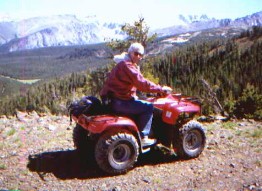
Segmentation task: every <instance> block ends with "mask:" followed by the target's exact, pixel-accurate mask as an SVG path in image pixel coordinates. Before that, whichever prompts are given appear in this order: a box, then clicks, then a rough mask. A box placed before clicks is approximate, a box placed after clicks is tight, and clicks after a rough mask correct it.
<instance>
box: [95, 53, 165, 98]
mask: <svg viewBox="0 0 262 191" xmlns="http://www.w3.org/2000/svg"><path fill="white" fill-rule="evenodd" d="M115 61H116V60H115ZM137 90H139V91H142V92H148V93H149V92H150V93H160V92H163V91H162V87H161V86H160V85H157V84H155V83H153V82H151V81H149V80H147V79H145V78H144V77H143V75H142V74H141V72H140V69H139V67H138V66H137V64H134V63H132V62H131V61H130V58H128V57H127V56H125V59H123V60H122V61H120V62H119V63H118V64H117V65H116V66H115V67H114V68H113V69H112V71H111V72H110V74H109V76H108V78H107V80H106V82H105V84H104V87H103V89H102V90H101V92H100V95H101V97H103V96H110V97H113V98H118V99H122V100H130V99H132V98H135V97H136V91H137Z"/></svg>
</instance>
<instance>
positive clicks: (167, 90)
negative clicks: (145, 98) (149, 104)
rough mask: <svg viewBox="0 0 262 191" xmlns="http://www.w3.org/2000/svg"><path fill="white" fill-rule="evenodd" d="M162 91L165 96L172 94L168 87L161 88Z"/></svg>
mask: <svg viewBox="0 0 262 191" xmlns="http://www.w3.org/2000/svg"><path fill="white" fill-rule="evenodd" d="M162 91H163V93H165V94H171V93H172V88H170V87H168V86H163V87H162Z"/></svg>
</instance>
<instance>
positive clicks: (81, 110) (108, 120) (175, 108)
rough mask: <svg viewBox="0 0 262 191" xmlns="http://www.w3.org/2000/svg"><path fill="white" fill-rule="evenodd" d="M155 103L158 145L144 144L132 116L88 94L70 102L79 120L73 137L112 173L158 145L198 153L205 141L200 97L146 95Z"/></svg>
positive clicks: (129, 166)
mask: <svg viewBox="0 0 262 191" xmlns="http://www.w3.org/2000/svg"><path fill="white" fill-rule="evenodd" d="M145 100H146V101H148V102H151V103H153V105H154V116H153V123H152V130H151V131H152V133H151V134H150V138H154V139H156V140H157V143H156V144H155V145H151V146H147V147H142V145H141V137H140V134H139V130H138V127H137V125H136V124H135V122H134V121H133V120H132V118H131V117H126V116H119V115H116V114H114V113H112V112H110V110H108V106H105V105H102V104H101V102H100V100H99V99H97V98H96V97H93V96H85V97H83V98H82V99H81V100H79V101H76V102H73V103H72V104H71V105H70V106H69V111H70V117H71V119H73V120H74V121H75V122H76V127H75V128H74V130H73V141H74V145H75V147H76V149H77V150H79V151H81V152H82V153H83V152H84V153H87V152H89V153H88V155H92V156H94V158H95V161H96V163H97V164H98V166H99V168H101V169H102V170H103V171H105V172H107V173H109V174H123V173H126V172H128V171H129V170H130V169H132V168H133V167H134V165H135V163H136V162H137V159H138V156H139V155H140V154H142V153H145V152H148V151H149V150H150V149H152V148H154V147H155V146H156V145H159V146H163V148H165V149H168V150H169V151H172V152H173V153H175V154H176V155H178V156H179V157H182V158H195V157H198V156H199V155H200V154H201V153H202V151H203V149H204V147H205V143H206V135H205V131H204V128H203V126H202V125H201V124H200V123H199V122H197V121H196V120H194V116H195V115H197V114H200V112H201V107H200V104H199V102H198V101H197V99H195V98H190V97H185V96H181V95H180V94H169V95H161V96H159V95H157V96H152V97H149V98H146V99H145Z"/></svg>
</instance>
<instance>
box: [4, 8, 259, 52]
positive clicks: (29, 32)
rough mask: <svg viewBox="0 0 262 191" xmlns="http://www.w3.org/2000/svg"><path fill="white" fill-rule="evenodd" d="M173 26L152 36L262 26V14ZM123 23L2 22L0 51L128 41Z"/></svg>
mask: <svg viewBox="0 0 262 191" xmlns="http://www.w3.org/2000/svg"><path fill="white" fill-rule="evenodd" d="M178 21H179V22H177V21H176V22H175V23H174V25H173V26H170V27H166V28H161V29H156V30H154V31H150V33H157V34H158V36H159V37H161V36H171V35H178V34H183V33H187V32H196V31H201V30H205V29H213V28H241V29H247V28H248V27H251V26H261V25H262V11H261V12H258V13H254V14H252V15H248V16H245V17H242V18H237V19H235V20H232V19H220V20H219V19H215V18H209V17H208V16H207V15H200V16H196V15H194V16H192V15H189V16H183V15H178ZM123 24H124V23H114V22H111V23H105V22H101V21H99V20H98V19H97V18H96V17H95V16H90V17H85V18H78V17H77V16H74V15H57V16H50V17H35V18H30V19H25V20H20V21H2V22H0V51H1V52H3V51H4V52H14V51H19V50H26V49H36V48H41V47H53V46H71V45H86V44H97V43H101V42H106V41H108V40H110V39H125V38H126V34H124V33H123V32H122V31H121V26H122V25H123Z"/></svg>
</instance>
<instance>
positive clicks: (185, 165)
mask: <svg viewBox="0 0 262 191" xmlns="http://www.w3.org/2000/svg"><path fill="white" fill-rule="evenodd" d="M73 127H74V124H72V125H70V123H69V118H68V117H66V116H52V115H44V116H39V115H37V114H36V113H31V114H25V113H19V114H18V116H17V117H13V118H6V117H1V118H0V158H1V159H0V190H26V191H28V190H100V191H124V190H138V191H153V190H154V191H156V190H157V191H162V190H165V191H169V190H262V168H261V167H262V152H261V151H262V122H257V121H253V120H240V121H228V122H221V121H215V122H212V123H204V127H205V128H206V129H207V146H206V148H205V150H204V152H203V153H202V154H201V155H200V156H199V157H198V158H196V159H191V160H180V159H179V158H175V157H170V156H167V155H164V154H162V153H159V152H158V153H157V152H155V153H148V154H144V155H142V156H141V157H140V158H139V161H138V163H137V165H136V166H135V168H134V169H133V170H131V171H129V172H128V173H127V174H124V175H119V176H108V175H106V174H104V173H103V172H101V171H100V170H99V169H98V168H97V166H96V165H95V164H93V163H90V164H88V163H86V162H84V161H83V160H81V158H80V157H79V156H78V154H77V152H76V151H75V150H74V147H73V141H72V130H73Z"/></svg>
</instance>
